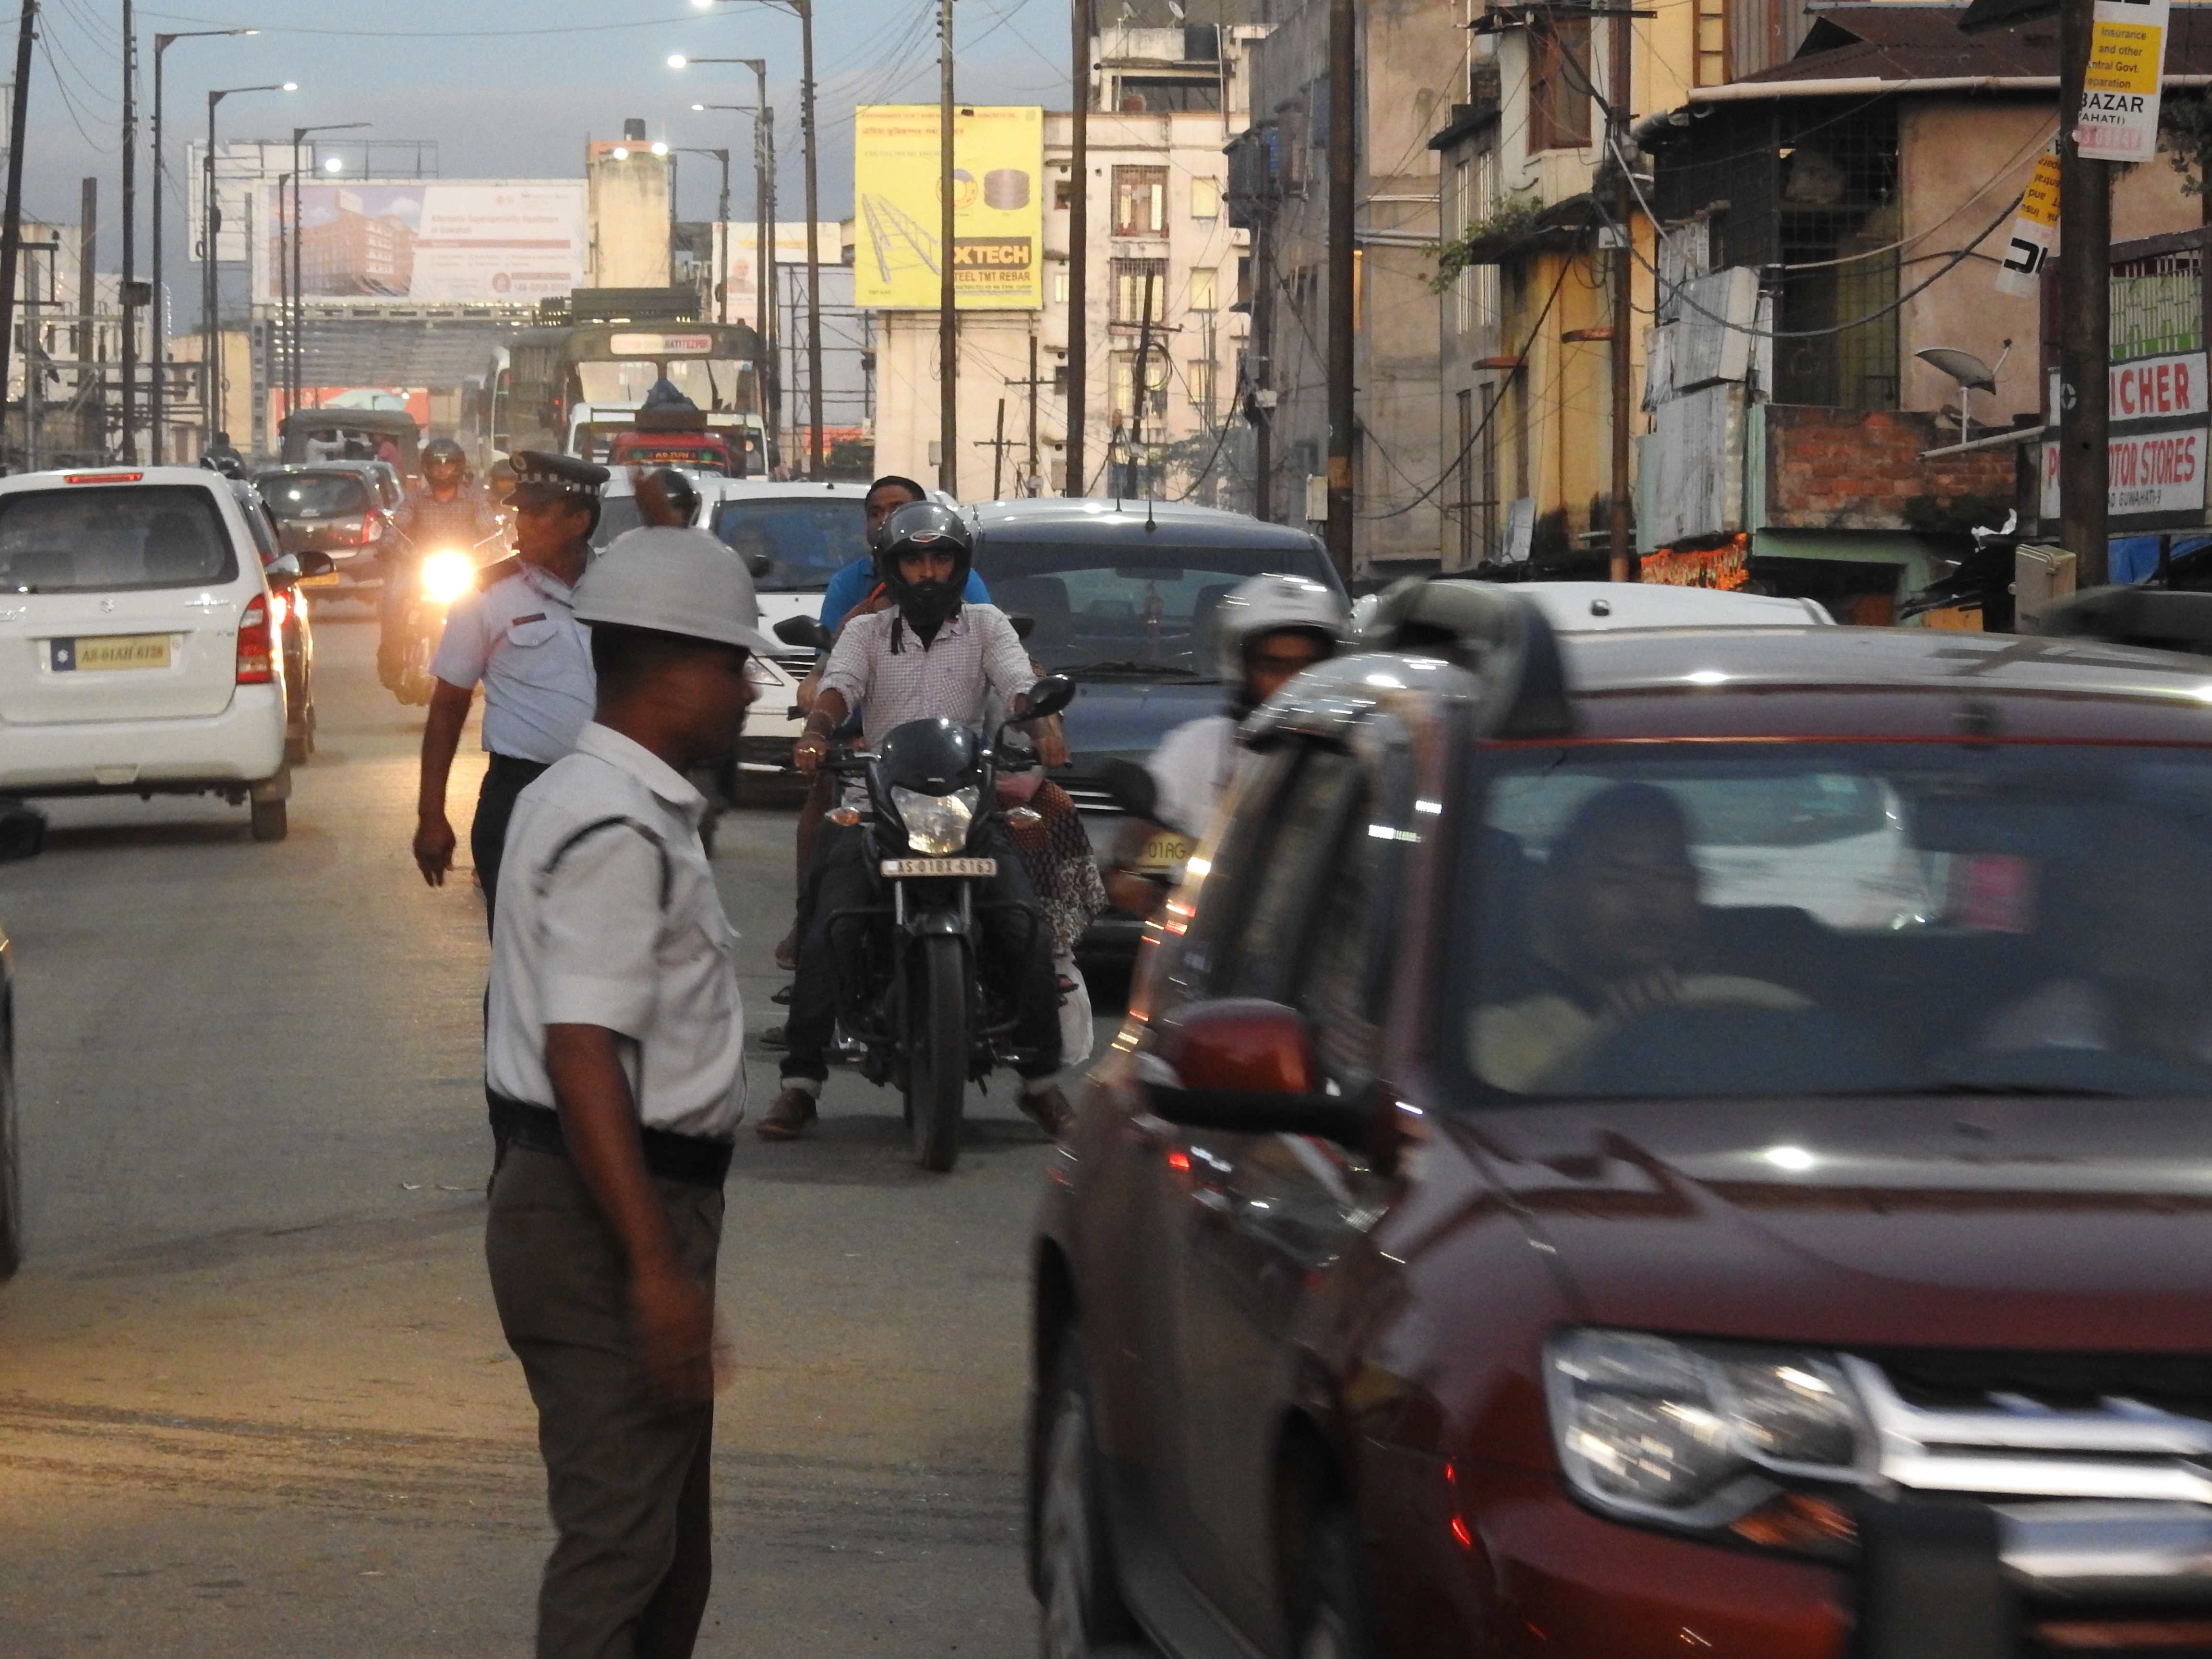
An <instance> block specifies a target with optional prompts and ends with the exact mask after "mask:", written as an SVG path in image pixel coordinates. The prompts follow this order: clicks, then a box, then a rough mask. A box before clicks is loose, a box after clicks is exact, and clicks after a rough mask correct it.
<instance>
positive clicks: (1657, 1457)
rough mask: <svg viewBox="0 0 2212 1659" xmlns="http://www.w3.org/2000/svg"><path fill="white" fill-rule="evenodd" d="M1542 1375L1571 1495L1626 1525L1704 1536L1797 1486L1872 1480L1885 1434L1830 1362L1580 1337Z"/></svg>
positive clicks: (1570, 1337) (1738, 1348) (1661, 1341)
mask: <svg viewBox="0 0 2212 1659" xmlns="http://www.w3.org/2000/svg"><path fill="white" fill-rule="evenodd" d="M1544 1373H1545V1389H1546V1392H1547V1395H1548V1396H1549V1400H1550V1404H1551V1408H1552V1436H1553V1441H1554V1442H1555V1443H1556V1444H1557V1446H1558V1448H1559V1464H1560V1467H1561V1468H1563V1469H1564V1470H1565V1473H1566V1477H1567V1482H1568V1484H1569V1485H1570V1486H1572V1487H1573V1488H1574V1489H1575V1492H1577V1494H1578V1495H1579V1496H1581V1497H1582V1498H1585V1499H1587V1500H1588V1501H1589V1503H1591V1504H1594V1505H1595V1506H1596V1507H1597V1508H1599V1509H1601V1510H1610V1511H1612V1512H1613V1513H1614V1514H1616V1515H1622V1516H1631V1517H1633V1518H1634V1519H1637V1520H1639V1521H1657V1522H1666V1523H1668V1524H1671V1525H1674V1526H1678V1527H1682V1528H1688V1529H1691V1530H1699V1531H1703V1530H1708V1529H1711V1528H1723V1527H1730V1526H1732V1525H1735V1523H1737V1522H1741V1521H1742V1520H1743V1519H1744V1518H1745V1517H1747V1516H1750V1515H1751V1513H1752V1511H1753V1510H1759V1508H1760V1507H1761V1506H1762V1505H1765V1504H1769V1502H1770V1500H1772V1499H1775V1498H1777V1497H1778V1496H1779V1495H1780V1494H1782V1492H1783V1491H1784V1486H1785V1485H1786V1484H1790V1483H1793V1482H1795V1483H1805V1482H1820V1483H1825V1484H1828V1485H1831V1486H1834V1485H1844V1486H1858V1485H1863V1484H1864V1483H1866V1482H1867V1481H1868V1480H1870V1479H1871V1478H1872V1476H1873V1473H1874V1464H1875V1437H1874V1433H1873V1431H1872V1430H1871V1428H1870V1427H1869V1425H1868V1422H1867V1417H1866V1413H1865V1411H1864V1409H1863V1407H1861V1405H1860V1403H1859V1399H1858V1395H1857V1390H1856V1389H1853V1388H1852V1386H1851V1383H1850V1379H1849V1378H1847V1377H1846V1376H1844V1370H1843V1367H1842V1366H1841V1365H1839V1364H1838V1363H1837V1361H1836V1358H1835V1356H1833V1355H1832V1354H1826V1353H1821V1352H1817V1351H1813V1350H1802V1349H1786V1348H1767V1347H1754V1346H1748V1345H1740V1344H1736V1343H1729V1342H1681V1341H1676V1340H1674V1339H1672V1338H1668V1337H1663V1336H1647V1335H1644V1334H1640V1333H1638V1332H1634V1331H1607V1330H1588V1329H1584V1330H1570V1331H1564V1332H1561V1333H1560V1334H1558V1335H1556V1336H1554V1337H1553V1339H1552V1340H1551V1342H1550V1344H1549V1345H1548V1346H1547V1351H1546V1353H1545V1357H1544ZM1801 1507H1802V1505H1801ZM1736 1529H1737V1530H1739V1531H1742V1530H1745V1529H1744V1528H1741V1527H1740V1526H1739V1527H1737V1528H1736ZM1747 1535H1753V1534H1748V1533H1747ZM1759 1541H1762V1542H1764V1541H1768V1540H1765V1539H1763V1538H1762V1539H1759ZM1773 1541H1777V1542H1781V1541H1783V1540H1780V1539H1777V1540H1773Z"/></svg>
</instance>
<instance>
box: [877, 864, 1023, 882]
mask: <svg viewBox="0 0 2212 1659" xmlns="http://www.w3.org/2000/svg"><path fill="white" fill-rule="evenodd" d="M883 872H884V874H885V875H887V876H889V877H890V878H892V879H893V880H895V881H912V880H916V879H919V878H922V877H925V876H995V875H997V874H998V873H999V861H998V860H996V859H885V860H884V862H883Z"/></svg>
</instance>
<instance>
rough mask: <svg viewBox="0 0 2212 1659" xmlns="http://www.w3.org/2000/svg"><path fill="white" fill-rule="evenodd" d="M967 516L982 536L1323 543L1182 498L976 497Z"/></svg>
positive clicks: (1316, 546)
mask: <svg viewBox="0 0 2212 1659" xmlns="http://www.w3.org/2000/svg"><path fill="white" fill-rule="evenodd" d="M967 510H968V514H969V518H971V519H972V520H974V521H975V528H976V532H977V533H978V536H979V537H980V538H982V539H985V540H987V539H989V538H992V537H994V536H998V537H1004V538H1006V539H1008V540H1014V539H1018V538H1024V537H1036V538H1041V539H1050V540H1052V541H1054V542H1060V543H1063V544H1067V543H1077V544H1091V545H1095V546H1117V545H1127V546H1130V547H1139V546H1141V545H1143V544H1144V543H1145V541H1146V538H1158V537H1160V536H1162V535H1166V536H1167V537H1169V538H1170V543H1168V544H1172V545H1175V546H1179V547H1229V548H1243V549H1256V550H1261V551H1266V550H1273V549H1279V550H1282V551H1284V552H1298V553H1318V552H1320V551H1321V543H1320V541H1319V540H1318V539H1316V538H1315V537H1314V536H1313V535H1312V534H1311V533H1310V532H1307V531H1304V530H1297V529H1293V528H1292V527H1291V526H1289V525H1280V524H1269V523H1267V521H1266V520H1261V519H1255V518H1252V517H1251V516H1249V514H1246V513H1228V512H1225V511H1223V510H1222V509H1220V508H1218V507H1193V506H1189V505H1188V504H1186V503H1184V502H1182V501H1143V500H1139V498H1137V497H1135V496H1126V497H1124V498H1123V499H1121V501H1113V500H1110V499H1108V500H1101V499H1098V498H1097V497H1090V496H1077V497H1069V496H1065V495H1045V496H1039V497H1036V498H1035V499H1029V500H1017V501H975V502H972V503H970V504H969V507H968V509H967ZM1163 545H1165V544H1163Z"/></svg>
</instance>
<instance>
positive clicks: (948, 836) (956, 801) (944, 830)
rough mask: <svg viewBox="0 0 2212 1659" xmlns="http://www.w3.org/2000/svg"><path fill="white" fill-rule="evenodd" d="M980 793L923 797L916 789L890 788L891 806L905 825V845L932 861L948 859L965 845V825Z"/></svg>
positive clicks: (971, 817)
mask: <svg viewBox="0 0 2212 1659" xmlns="http://www.w3.org/2000/svg"><path fill="white" fill-rule="evenodd" d="M981 798H982V796H981V791H980V790H976V789H973V788H969V789H963V790H960V791H958V792H957V793H953V794H950V795H925V794H923V793H921V790H919V789H902V788H900V787H898V786H897V785H896V784H893V785H892V786H891V805H894V806H896V807H897V808H898V815H899V822H900V823H903V824H904V825H906V838H907V843H908V845H909V846H911V847H912V848H914V850H915V852H917V853H922V854H927V855H928V856H930V857H933V858H949V857H951V855H952V854H955V853H957V852H958V851H959V850H960V849H961V848H963V847H965V846H966V845H967V844H968V826H969V824H970V823H974V822H975V804H976V802H977V801H979V800H980V799H981Z"/></svg>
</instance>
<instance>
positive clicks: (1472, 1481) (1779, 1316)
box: [1032, 584, 2212, 1659]
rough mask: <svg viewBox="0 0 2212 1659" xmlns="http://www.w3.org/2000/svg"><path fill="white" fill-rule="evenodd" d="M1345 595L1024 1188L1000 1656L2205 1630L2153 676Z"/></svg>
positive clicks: (2209, 1477)
mask: <svg viewBox="0 0 2212 1659" xmlns="http://www.w3.org/2000/svg"><path fill="white" fill-rule="evenodd" d="M1377 628H1378V632H1379V635H1380V637H1381V641H1382V642H1383V644H1385V645H1386V646H1388V647H1390V648H1389V649H1387V650H1385V651H1383V652H1380V653H1376V654H1368V655H1359V656H1354V657H1350V658H1346V659H1339V660H1338V661H1336V662H1334V663H1333V664H1330V665H1327V666H1326V667H1325V668H1324V669H1322V671H1317V672H1316V673H1313V674H1310V675H1308V676H1306V677H1305V678H1303V679H1301V680H1300V681H1298V682H1297V684H1295V685H1294V686H1293V687H1292V688H1291V690H1290V691H1289V692H1288V693H1286V694H1285V697H1284V698H1283V699H1279V700H1278V702H1276V703H1275V704H1272V705H1270V706H1269V708H1267V710H1264V711H1263V712H1262V714H1261V715H1260V716H1258V717H1256V720H1257V722H1258V729H1257V731H1256V734H1255V748H1256V750H1257V753H1256V754H1255V756H1254V757H1252V758H1251V759H1250V760H1249V761H1248V762H1247V763H1246V764H1245V766H1244V768H1243V770H1242V772H1241V773H1240V775H1239V776H1238V779H1237V782H1236V784H1235V786H1234V787H1233V790H1232V793H1231V799H1230V801H1229V804H1228V805H1227V807H1226V809H1225V814H1224V817H1223V819H1222V821H1221V822H1220V823H1218V825H1217V826H1216V830H1215V833H1214V835H1213V836H1212V840H1211V842H1210V843H1209V844H1208V845H1206V847H1204V848H1201V855H1200V857H1199V858H1197V859H1194V860H1193V861H1192V863H1191V866H1190V870H1191V879H1190V881H1189V882H1188V884H1187V885H1186V886H1185V887H1184V888H1183V889H1182V891H1181V893H1180V894H1179V895H1178V896H1177V898H1176V902H1174V904H1173V905H1171V907H1170V910H1169V912H1168V913H1167V915H1166V918H1165V922H1164V927H1159V928H1157V929H1155V930H1154V932H1153V933H1152V936H1151V939H1150V942H1149V944H1148V945H1147V947H1146V963H1145V964H1144V966H1143V968H1142V969H1141V971H1140V984H1139V994H1138V997H1137V1000H1136V1002H1137V1006H1136V1007H1135V1008H1134V1010H1133V1012H1132V1015H1131V1017H1130V1019H1129V1021H1128V1023H1127V1026H1126V1027H1125V1028H1124V1030H1123V1031H1122V1033H1121V1036H1120V1037H1119V1038H1118V1039H1117V1040H1116V1042H1115V1044H1114V1047H1113V1050H1112V1052H1111V1053H1110V1054H1109V1056H1108V1057H1107V1059H1106V1060H1105V1061H1104V1063H1103V1065H1102V1066H1099V1068H1098V1069H1097V1075H1096V1079H1095V1081H1094V1083H1093V1086H1092V1087H1091V1091H1090V1092H1089V1094H1088V1097H1087V1098H1086V1100H1085V1105H1084V1108H1083V1109H1082V1112H1081V1115H1080V1119H1079V1124H1078V1126H1077V1127H1076V1129H1075V1131H1074V1132H1073V1136H1072V1138H1071V1139H1070V1140H1069V1141H1068V1142H1067V1143H1066V1145H1065V1146H1063V1148H1062V1149H1061V1150H1060V1152H1059V1153H1058V1154H1057V1155H1056V1157H1055V1160H1054V1164H1053V1167H1052V1170H1051V1181H1050V1184H1049V1187H1048V1194H1047V1197H1046V1200H1045V1202H1044V1204H1043V1206H1042V1212H1041V1217H1040V1222H1039V1229H1038V1233H1037V1237H1036V1262H1035V1269H1036V1297H1035V1341H1036V1389H1037V1391H1036V1418H1035V1433H1034V1442H1033V1470H1034V1480H1033V1483H1032V1496H1033V1500H1034V1502H1033V1509H1032V1522H1033V1527H1032V1538H1033V1544H1034V1558H1033V1559H1034V1565H1035V1582H1036V1591H1037V1595H1038V1596H1039V1598H1040V1600H1041V1601H1042V1603H1043V1606H1044V1622H1045V1638H1046V1641H1045V1646H1046V1652H1047V1653H1048V1655H1049V1656H1053V1659H1078V1656H1080V1655H1082V1654H1085V1653H1086V1652H1088V1651H1090V1650H1092V1649H1093V1648H1097V1647H1103V1646H1109V1645H1110V1644H1114V1643H1115V1642H1117V1641H1125V1640H1128V1639H1131V1638H1135V1637H1137V1636H1138V1635H1139V1634H1141V1635H1142V1636H1144V1637H1146V1638H1149V1639H1150V1640H1151V1641H1152V1642H1153V1643H1155V1644H1157V1645H1158V1647H1159V1648H1160V1649H1162V1650H1164V1651H1165V1652H1166V1653H1168V1654H1170V1655H1171V1656H1176V1659H1200V1656H1212V1655H1222V1656H1228V1655H1235V1654H1243V1655H1250V1654H1254V1653H1262V1654H1270V1655H1280V1656H1295V1659H1364V1656H1370V1655H1391V1656H1434V1659H1444V1656H1453V1659H1459V1656H1471V1655H1499V1656H1522V1655H1525V1656H1532V1659H1533V1656H1537V1655H1544V1656H1556V1659H1568V1656H1586V1659H1661V1656H1665V1659H1689V1656H1694V1655H1700V1654H1711V1655H1714V1656H1721V1655H1743V1656H1758V1659H1798V1656H1803V1659H1829V1656H1834V1659H1843V1656H1845V1655H1858V1656H1865V1659H1923V1656H1925V1659H1984V1656H1989V1659H1995V1656H1998V1655H2008V1656H2011V1655H2026V1654H2062V1653H2070V1652H2077V1651H2087V1650H2094V1651H2096V1652H2098V1653H2100V1654H2104V1655H2110V1654H2112V1653H2115V1652H2120V1653H2126V1652H2134V1651H2138V1650H2140V1651H2142V1652H2143V1653H2150V1652H2156V1653H2159V1654H2161V1655H2174V1654H2179V1653H2192V1652H2194V1653H2212V665H2208V664H2206V663H2205V662H2203V661H2202V660H2198V659H2190V658H2185V657H2180V656H2169V655H2163V654H2160V653H2153V652H2148V651H2141V650H2135V649H2130V648H2126V647H2114V646H2110V645H2104V644H2100V643H2097V642H2095V641H2085V640H2079V639H2027V638H2009V637H2002V636H1996V635H1990V636H1983V635H1958V634H1948V633H1932V632H1919V631H1908V630H1877V629H1731V630H1727V631H1722V630H1689V629H1669V630H1653V631H1649V632H1624V633H1615V634H1608V635H1585V636H1581V637H1575V638H1565V639H1555V638H1554V637H1553V635H1550V634H1549V632H1548V631H1547V629H1545V627H1544V625H1543V624H1542V623H1541V620H1540V619H1539V618H1538V617H1536V615H1535V614H1534V609H1533V607H1528V606H1526V605H1522V603H1520V602H1519V601H1516V600H1515V599H1511V598H1510V596H1508V595H1507V594H1506V593H1504V592H1498V591H1495V590H1485V589H1482V588H1480V587H1476V586H1471V585H1466V584H1431V585H1430V586H1426V587H1424V588H1419V589H1417V590H1415V591H1414V592H1413V593H1412V594H1411V595H1410V596H1406V595H1401V596H1397V597H1395V598H1394V599H1393V601H1392V602H1391V604H1389V605H1386V607H1385V611H1384V615H1383V617H1382V618H1381V619H1380V621H1379V623H1378V625H1377ZM1374 637H1375V636H1374V635H1370V641H1371V640H1372V639H1373V638H1374Z"/></svg>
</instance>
